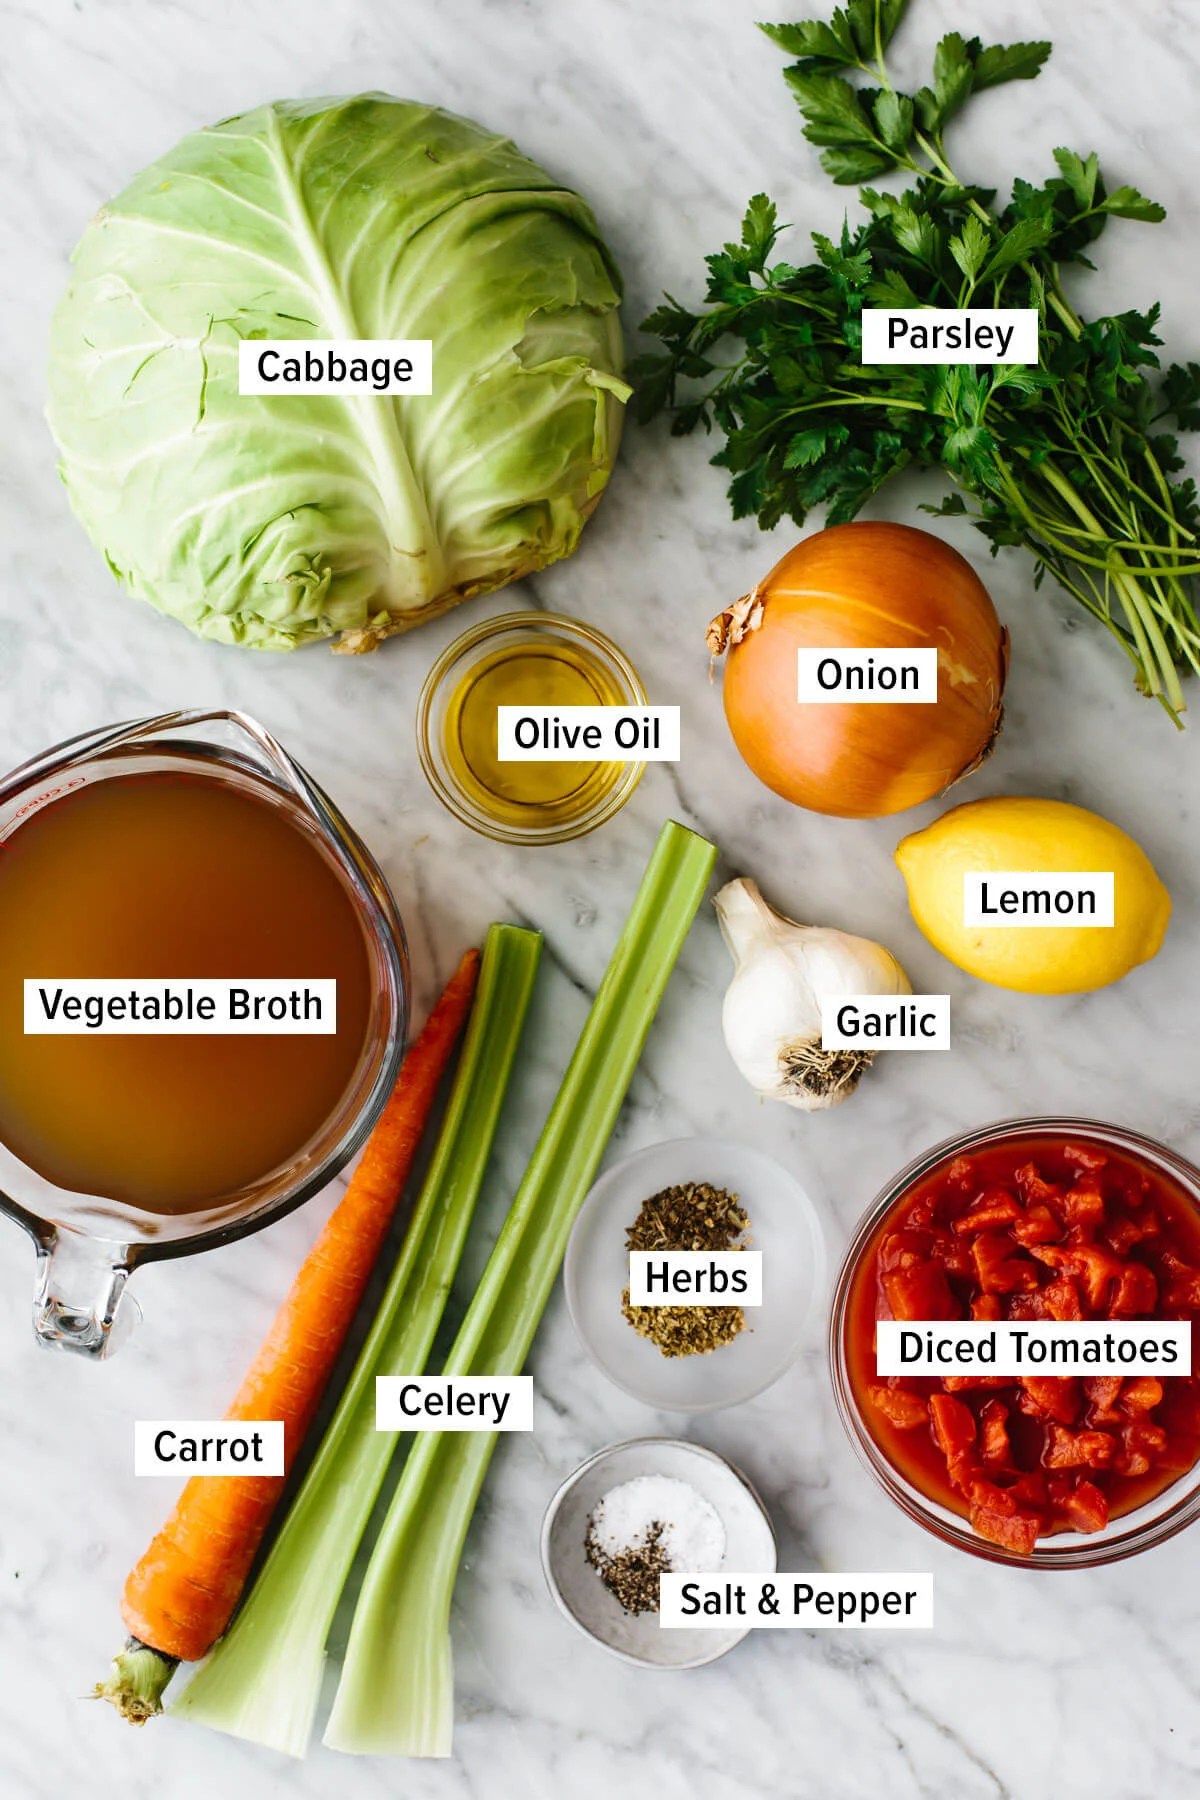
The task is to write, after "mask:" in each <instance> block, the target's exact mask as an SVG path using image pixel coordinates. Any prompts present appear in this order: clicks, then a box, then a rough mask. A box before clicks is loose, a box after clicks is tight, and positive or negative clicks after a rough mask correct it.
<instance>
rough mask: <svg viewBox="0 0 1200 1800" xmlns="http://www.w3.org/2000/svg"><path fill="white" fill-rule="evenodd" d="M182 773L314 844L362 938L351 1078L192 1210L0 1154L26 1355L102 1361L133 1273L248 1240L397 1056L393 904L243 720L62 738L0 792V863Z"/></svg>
mask: <svg viewBox="0 0 1200 1800" xmlns="http://www.w3.org/2000/svg"><path fill="white" fill-rule="evenodd" d="M160 771H166V772H183V771H186V772H189V773H192V774H203V775H204V776H205V777H206V778H208V779H213V780H217V781H221V782H225V783H228V784H230V785H232V786H233V787H235V788H237V789H239V790H241V791H242V792H243V793H250V794H253V795H254V796H255V797H256V798H257V799H259V800H262V801H265V802H266V803H267V804H269V805H271V806H272V807H276V808H279V809H280V810H281V811H282V812H283V813H284V814H285V815H286V816H287V817H288V819H289V820H290V822H291V823H292V824H293V825H295V826H296V827H297V828H298V829H300V830H301V831H303V832H305V833H306V834H307V835H308V836H309V838H310V839H311V840H312V841H313V842H314V843H315V844H316V847H317V848H318V849H319V850H320V852H321V854H322V855H323V857H324V858H325V860H326V862H327V863H328V864H329V865H330V866H331V868H332V869H333V871H334V873H335V874H336V875H337V876H338V878H339V879H340V881H341V882H342V884H343V886H344V888H345V891H346V893H347V896H348V898H349V899H350V901H351V904H352V905H353V907H354V910H355V912H356V914H357V917H358V920H359V923H360V925H361V927H362V931H363V938H364V942H365V944H366V948H367V958H368V966H369V970H370V986H371V993H370V1017H369V1022H368V1027H367V1031H366V1034H365V1037H364V1043H363V1048H362V1051H361V1054H360V1056H359V1059H358V1063H357V1066H356V1068H355V1070H354V1073H353V1076H352V1078H351V1080H350V1082H349V1084H348V1086H347V1088H346V1090H345V1092H344V1093H343V1095H342V1097H341V1099H340V1101H339V1103H338V1105H337V1107H336V1108H335V1109H334V1111H333V1113H332V1114H331V1115H330V1116H329V1117H328V1118H327V1119H325V1120H324V1121H323V1122H322V1123H321V1125H319V1126H318V1127H317V1129H316V1130H315V1131H314V1132H313V1133H312V1134H311V1136H310V1137H309V1139H308V1141H307V1142H306V1143H305V1144H303V1145H302V1146H301V1147H300V1148H299V1150H298V1151H297V1152H296V1153H295V1154H294V1155H293V1156H292V1157H290V1158H289V1159H288V1161H287V1162H286V1163H285V1164H282V1165H280V1166H279V1167H277V1168H274V1169H272V1170H269V1171H268V1172H267V1173H266V1174H265V1175H264V1176H262V1177H261V1178H259V1179H257V1180H256V1181H253V1182H251V1183H249V1184H247V1185H245V1186H243V1187H240V1188H238V1189H237V1190H236V1191H234V1192H231V1193H226V1194H221V1195H215V1196H213V1198H212V1199H211V1200H210V1201H208V1202H206V1204H205V1205H204V1206H203V1208H201V1209H198V1210H192V1211H188V1212H184V1213H169V1214H163V1213H151V1212H144V1211H141V1210H140V1209H138V1208H137V1207H134V1206H131V1205H128V1204H126V1203H125V1202H121V1203H120V1204H117V1203H115V1202H113V1201H111V1200H108V1199H106V1198H104V1197H103V1196H100V1195H93V1194H84V1193H77V1192H74V1191H70V1190H67V1189H64V1188H60V1187H58V1186H57V1185H56V1184H55V1183H54V1182H53V1181H50V1180H48V1179H47V1178H46V1177H45V1176H43V1175H41V1174H39V1173H38V1172H37V1171H36V1170H34V1169H32V1168H30V1167H29V1166H28V1164H26V1163H24V1162H23V1161H21V1159H20V1158H19V1157H18V1156H16V1155H15V1154H14V1153H13V1151H11V1150H10V1149H9V1148H8V1147H7V1146H6V1145H5V1144H3V1143H2V1142H0V1213H6V1214H7V1215H8V1216H9V1217H10V1218H11V1219H13V1220H15V1221H16V1223H17V1224H18V1225H21V1226H22V1227H23V1228H24V1229H25V1231H27V1232H28V1233H29V1235H30V1237H32V1239H33V1241H34V1245H35V1248H36V1251H37V1289H36V1293H35V1297H34V1309H33V1326H34V1332H35V1334H36V1336H37V1338H38V1340H39V1342H41V1343H43V1344H45V1345H47V1346H50V1347H53V1348H59V1349H64V1350H74V1351H76V1352H78V1353H81V1354H83V1355H87V1356H93V1357H103V1356H105V1355H107V1354H109V1353H110V1352H111V1351H112V1350H113V1349H114V1348H115V1347H116V1345H117V1344H118V1343H119V1342H120V1341H121V1339H122V1338H123V1336H124V1335H125V1333H126V1330H127V1329H128V1326H129V1325H130V1324H131V1323H132V1322H133V1319H134V1318H135V1317H136V1316H137V1304H136V1301H134V1300H133V1299H132V1298H131V1297H130V1296H128V1295H126V1294H125V1287H126V1283H127V1282H128V1280H129V1277H130V1275H131V1274H132V1273H133V1271H134V1269H135V1268H137V1267H138V1265H139V1264H140V1263H143V1262H151V1261H155V1260H159V1259H163V1258H166V1257H170V1256H184V1255H190V1254H191V1253H192V1252H194V1251H197V1250H207V1249H210V1248H212V1247H213V1246H214V1245H217V1244H225V1243H229V1242H231V1241H232V1240H233V1239H235V1238H238V1237H242V1236H245V1235H246V1234H247V1233H249V1232H252V1231H257V1230H259V1229H260V1228H261V1227H262V1226H264V1225H266V1224H269V1223H270V1221H271V1220H272V1219H276V1218H279V1217H280V1216H281V1215H282V1214H283V1213H285V1212H289V1211H291V1209H292V1208H293V1207H295V1206H299V1205H300V1204H301V1202H302V1201H304V1200H307V1199H309V1198H310V1197H311V1196H312V1195H313V1194H314V1193H316V1191H317V1190H318V1189H319V1188H321V1187H323V1186H324V1185H325V1184H326V1183H327V1182H328V1181H330V1180H331V1179H332V1177H333V1176H334V1175H335V1174H336V1173H337V1171H338V1169H339V1168H341V1167H342V1165H343V1164H344V1163H345V1162H346V1161H348V1159H349V1158H350V1157H351V1156H352V1155H353V1154H354V1152H355V1151H356V1150H357V1149H358V1148H359V1147H360V1145H361V1144H362V1142H363V1140H364V1139H365V1137H366V1135H367V1133H368V1132H369V1131H370V1129H371V1126H372V1125H373V1124H374V1122H375V1120H376V1118H377V1117H378V1115H379V1112H380V1110H381V1109H382V1107H383V1104H384V1102H385V1100H386V1099H387V1096H388V1094H389V1093H390V1092H391V1089H392V1086H393V1084H394V1082H395V1079H396V1075H397V1073H398V1070H399V1066H400V1060H401V1057H402V1055H403V1052H404V1041H405V1032H406V1027H407V1019H408V986H409V980H408V954H407V950H406V947H405V940H404V928H403V926H402V924H401V921H400V916H399V914H398V912H397V910H396V905H395V901H394V900H393V898H392V895H391V893H390V891H389V889H388V886H387V883H386V881H385V880H384V877H383V875H382V873H381V871H380V869H379V867H378V865H377V864H376V862H375V861H374V859H373V857H372V856H371V855H370V852H369V851H368V850H367V849H366V847H365V846H364V845H363V843H362V842H361V840H360V839H359V838H358V837H357V835H356V834H355V833H354V831H353V830H352V829H351V827H350V826H349V825H348V824H347V823H346V821H345V819H344V818H343V817H342V815H341V814H340V813H339V812H338V810H337V808H336V807H335V806H334V805H333V803H332V802H331V801H330V800H329V799H328V797H327V796H326V795H325V794H324V793H323V792H322V790H321V789H320V788H319V787H318V786H317V784H316V783H315V782H314V781H313V780H312V778H311V777H310V776H309V775H308V774H307V773H306V772H305V770H304V769H303V768H301V766H300V764H299V763H297V762H296V761H295V760H294V759H293V758H292V757H290V756H289V755H288V754H287V752H286V751H285V750H284V749H283V748H282V746H281V745H280V744H279V743H278V742H277V741H276V740H275V738H273V737H272V736H271V734H270V733H269V732H268V731H266V730H265V729H264V728H263V727H262V726H261V725H260V724H258V723H257V721H255V720H254V719H251V718H249V717H247V716H246V715H245V714H244V713H238V712H232V711H227V710H212V711H208V710H202V711H188V712H173V713H164V714H161V715H160V716H159V717H157V718H151V719H139V720H134V721H132V722H130V723H127V724H123V725H113V726H110V727H107V728H105V729H102V730H99V731H93V732H87V733H84V734H83V735H81V736H79V737H75V738H70V739H68V740H67V741H66V742H64V743H62V744H58V745H56V746H55V747H54V748H53V749H51V750H48V751H46V752H45V753H44V754H43V755H41V756H38V757H35V758H33V760H32V761H30V762H27V763H24V764H23V765H22V766H21V767H20V768H19V769H16V770H14V771H13V773H12V774H11V775H9V776H7V777H5V778H4V779H3V780H2V781H0V854H2V853H3V847H4V844H5V841H6V840H7V839H8V838H9V837H11V836H12V834H13V833H14V832H15V831H17V830H18V829H19V828H20V826H21V825H22V823H24V821H25V820H27V819H28V818H29V817H30V816H31V814H33V813H35V812H37V811H38V810H39V809H40V808H41V807H43V806H45V805H47V804H49V802H51V801H53V800H57V799H59V798H61V797H62V796H63V795H64V794H66V793H68V792H70V791H72V790H74V789H77V788H80V787H84V786H87V785H89V784H91V783H93V782H96V781H103V780H105V779H107V778H109V777H112V776H115V775H133V774H143V773H151V772H160Z"/></svg>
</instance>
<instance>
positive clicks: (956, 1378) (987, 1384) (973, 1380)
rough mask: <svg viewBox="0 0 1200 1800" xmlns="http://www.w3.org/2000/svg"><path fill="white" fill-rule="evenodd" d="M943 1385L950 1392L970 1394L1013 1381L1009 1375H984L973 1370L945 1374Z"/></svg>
mask: <svg viewBox="0 0 1200 1800" xmlns="http://www.w3.org/2000/svg"><path fill="white" fill-rule="evenodd" d="M942 1386H943V1387H944V1388H945V1390H946V1392H947V1393H948V1394H969V1393H971V1392H972V1391H973V1390H975V1391H977V1390H978V1389H980V1388H1006V1387H1011V1386H1012V1382H1011V1381H1010V1380H1009V1378H1008V1376H1007V1375H984V1374H981V1373H980V1372H979V1371H978V1370H974V1369H973V1370H972V1371H971V1373H970V1374H969V1375H943V1376H942Z"/></svg>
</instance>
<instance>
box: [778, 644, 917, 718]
mask: <svg viewBox="0 0 1200 1800" xmlns="http://www.w3.org/2000/svg"><path fill="white" fill-rule="evenodd" d="M796 663H797V698H798V699H799V700H800V702H801V703H802V705H804V706H844V705H845V704H846V702H847V701H853V702H854V704H855V705H857V706H862V705H873V704H879V705H886V704H888V703H891V704H893V705H894V704H895V703H896V701H898V700H899V701H904V702H905V703H906V704H907V705H909V706H935V705H936V704H937V697H938V653H937V651H936V649H922V650H835V649H830V650H809V649H802V650H797V652H796Z"/></svg>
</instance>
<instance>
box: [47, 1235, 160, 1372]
mask: <svg viewBox="0 0 1200 1800" xmlns="http://www.w3.org/2000/svg"><path fill="white" fill-rule="evenodd" d="M130 1273H131V1269H130V1264H129V1260H128V1251H127V1249H126V1248H125V1246H124V1245H120V1244H109V1243H100V1242H97V1241H96V1240H95V1239H93V1238H85V1237H81V1236H80V1235H79V1233H78V1232H74V1231H69V1230H67V1229H66V1228H65V1227H61V1226H60V1227H57V1228H56V1229H55V1230H54V1231H53V1232H52V1233H51V1234H50V1235H49V1236H48V1237H47V1238H46V1239H44V1240H43V1241H42V1242H41V1243H40V1244H39V1245H38V1284H37V1292H36V1294H35V1295H34V1300H33V1329H34V1334H35V1336H36V1337H37V1340H38V1342H39V1343H40V1344H45V1345H46V1347H47V1349H51V1350H74V1351H75V1352H76V1353H77V1354H78V1355H80V1356H94V1357H96V1358H97V1359H99V1358H100V1357H104V1356H109V1355H111V1353H112V1352H113V1351H114V1350H115V1349H117V1347H118V1346H119V1345H120V1344H121V1343H123V1342H124V1340H125V1338H126V1337H127V1336H128V1334H129V1331H130V1330H131V1329H132V1327H133V1326H134V1325H135V1324H136V1323H137V1320H138V1319H139V1318H140V1317H141V1313H140V1309H139V1307H138V1304H137V1301H136V1300H134V1299H133V1298H132V1297H131V1296H129V1295H126V1294H125V1283H126V1282H127V1281H128V1280H129V1276H130Z"/></svg>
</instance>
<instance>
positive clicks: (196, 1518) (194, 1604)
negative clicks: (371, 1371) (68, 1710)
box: [96, 950, 479, 1724]
mask: <svg viewBox="0 0 1200 1800" xmlns="http://www.w3.org/2000/svg"><path fill="white" fill-rule="evenodd" d="M478 973H479V952H478V951H477V950H469V951H468V952H467V954H466V955H465V956H464V957H463V959H462V961H461V962H460V964H459V966H458V968H457V970H456V971H455V974H454V975H453V977H452V978H451V980H450V983H449V985H448V986H447V988H446V991H445V992H444V993H443V995H442V997H441V999H440V1000H439V1001H438V1003H437V1005H436V1006H435V1007H434V1009H433V1011H432V1013H431V1014H430V1016H429V1019H428V1021H427V1023H426V1025H425V1028H424V1030H423V1031H422V1032H421V1035H420V1037H419V1038H418V1039H417V1041H416V1043H415V1044H414V1045H413V1046H412V1047H411V1049H410V1050H409V1051H408V1053H407V1055H406V1056H405V1059H404V1064H403V1067H402V1068H401V1070H400V1076H399V1079H398V1081H397V1082H396V1086H395V1088H394V1089H393V1090H392V1093H391V1096H390V1098H389V1099H388V1102H387V1105H386V1106H385V1107H384V1109H383V1112H382V1113H381V1115H380V1117H379V1120H378V1122H377V1124H376V1126H375V1129H374V1131H373V1132H372V1133H371V1136H370V1138H369V1139H368V1140H367V1145H366V1148H365V1149H364V1151H363V1154H362V1158H361V1160H360V1162H359V1164H358V1167H357V1168H356V1169H355V1171H354V1174H353V1175H352V1177H351V1179H350V1182H349V1185H348V1187H347V1189H346V1192H345V1194H344V1195H343V1197H342V1199H341V1201H340V1203H339V1204H338V1206H337V1207H336V1208H335V1210H334V1212H333V1214H332V1215H331V1217H330V1219H329V1221H328V1223H327V1224H326V1226H325V1229H324V1230H323V1231H322V1233H321V1235H320V1237H319V1238H318V1239H317V1242H316V1244H315V1245H314V1246H313V1249H312V1250H311V1252H310V1253H309V1255H308V1256H307V1258H306V1259H305V1261H304V1264H303V1266H302V1267H301V1269H300V1272H299V1274H298V1275H297V1276H296V1279H295V1281H294V1282H293V1283H292V1288H291V1292H290V1293H289V1294H288V1296H287V1298H286V1300H285V1301H284V1303H283V1305H282V1306H281V1307H280V1309H279V1311H278V1313H277V1314H276V1315H275V1320H274V1323H273V1324H272V1326H271V1329H270V1331H269V1332H268V1333H267V1336H266V1338H265V1339H264V1341H263V1343H262V1346H261V1348H260V1349H259V1352H258V1355H257V1356H256V1357H255V1359H254V1361H253V1363H252V1364H251V1365H250V1369H249V1371H248V1373H247V1375H246V1378H245V1380H244V1381H243V1382H242V1385H241V1388H240V1390H239V1392H238V1395H237V1398H236V1399H235V1400H234V1402H233V1405H232V1406H231V1407H230V1409H229V1411H228V1412H227V1413H226V1415H225V1416H226V1418H227V1419H282V1421H283V1428H284V1430H283V1440H284V1467H285V1471H286V1470H287V1469H290V1467H291V1465H292V1463H293V1461H294V1460H295V1457H296V1454H297V1452H298V1451H299V1449H300V1446H301V1444H302V1443H303V1441H304V1436H305V1433H306V1432H307V1431H308V1428H309V1426H310V1425H311V1424H312V1420H313V1415H314V1414H315V1412H316V1410H317V1406H318V1404H319V1402H320V1398H321V1394H322V1391H323V1389H324V1387H325V1383H326V1382H327V1380H328V1378H329V1375H330V1372H331V1370H332V1368H333V1364H334V1362H335V1361H336V1359H337V1355H338V1351H339V1350H340V1349H341V1346H342V1342H343V1340H344V1338H345V1336H346V1333H347V1331H348V1330H349V1327H350V1324H351V1321H352V1320H353V1318H354V1315H355V1312H356V1311H357V1309H358V1306H359V1303H360V1301H361V1299H362V1296H363V1291H364V1289H365V1287H366V1285H367V1280H368V1278H369V1276H370V1273H371V1270H372V1268H373V1266H374V1264H375V1260H376V1258H377V1256H378V1254H379V1251H380V1249H381V1248H382V1245H383V1240H384V1238H385V1236H386V1235H387V1229H388V1226H389V1224H390V1223H391V1220H392V1216H393V1214H394V1213H395V1210H396V1207H397V1205H398V1204H399V1201H400V1196H401V1194H402V1193H403V1191H404V1185H405V1182H406V1180H407V1178H408V1173H409V1170H410V1168H411V1166H412V1162H413V1158H414V1156H415V1154H416V1151H417V1146H418V1144H419V1143H420V1141H421V1134H422V1132H423V1130H424V1128H425V1125H426V1122H427V1121H428V1118H429V1114H430V1112H431V1111H432V1109H433V1103H434V1098H435V1096H436V1094H437V1089H438V1085H439V1083H440V1081H441V1078H442V1076H443V1074H444V1073H445V1070H446V1067H447V1065H448V1063H449V1061H450V1057H451V1055H452V1053H453V1051H454V1046H455V1044H456V1042H457V1041H458V1038H459V1035H460V1034H461V1032H462V1029H463V1026H464V1024H465V1023H466V1019H467V1015H468V1013H469V1012H470V1009H471V1001H472V999H473V997H474V993H475V983H476V980H477V978H478ZM285 1480H286V1473H285V1474H284V1475H250V1476H213V1475H196V1476H193V1478H192V1479H191V1480H190V1481H189V1482H188V1484H187V1486H186V1487H185V1488H184V1490H183V1493H182V1494H181V1495H180V1497H179V1500H178V1502H177V1504H176V1506H175V1510H174V1511H173V1512H172V1514H171V1516H170V1518H169V1519H168V1520H167V1522H166V1524H165V1525H164V1526H163V1528H162V1530H161V1531H160V1532H159V1533H158V1535H157V1537H155V1539H154V1541H153V1543H152V1544H151V1545H150V1548H149V1549H148V1550H147V1551H146V1554H145V1555H144V1556H143V1557H142V1559H141V1561H140V1562H139V1563H138V1564H137V1566H136V1567H135V1568H134V1569H133V1571H132V1572H131V1574H130V1576H129V1578H128V1580H127V1581H126V1583H125V1591H124V1595H123V1598H122V1602H121V1615H122V1617H123V1619H124V1621H125V1624H126V1626H127V1628H128V1630H129V1632H130V1637H131V1643H130V1645H129V1647H128V1649H127V1650H126V1652H125V1653H124V1655H123V1656H119V1657H118V1658H117V1659H116V1661H115V1664H114V1673H113V1677H112V1678H111V1679H110V1680H109V1681H108V1682H104V1683H101V1684H100V1686H98V1687H97V1689H96V1692H97V1694H98V1695H99V1696H101V1697H102V1698H104V1699H108V1700H112V1701H113V1703H114V1704H115V1705H117V1706H118V1707H119V1709H120V1710H121V1712H122V1713H123V1714H124V1716H125V1717H126V1718H130V1719H132V1720H133V1721H134V1722H135V1723H137V1724H141V1723H144V1721H145V1719H147V1718H148V1717H150V1716H151V1715H152V1714H153V1713H155V1712H159V1711H161V1704H160V1698H161V1693H162V1690H163V1689H164V1688H165V1687H166V1684H167V1682H168V1681H169V1680H170V1678H171V1675H172V1674H173V1672H174V1670H175V1667H176V1665H177V1664H178V1663H180V1662H197V1661H198V1660H199V1659H200V1658H201V1657H202V1656H206V1655H207V1654H208V1652H209V1650H211V1648H212V1646H213V1645H214V1644H215V1643H216V1641H217V1639H218V1638H219V1637H220V1636H221V1634H222V1632H223V1631H224V1630H225V1628H226V1626H227V1625H228V1624H229V1621H230V1619H231V1617H232V1616H233V1610H234V1608H235V1606H236V1605H237V1603H238V1600H239V1599H240V1597H241V1593H242V1589H243V1587H244V1586H245V1582H246V1577H247V1575H248V1574H249V1572H250V1565H251V1564H252V1562H253V1561H254V1558H255V1555H256V1554H257V1551H258V1548H259V1546H260V1544H261V1543H262V1539H263V1535H264V1533H265V1532H266V1529H267V1526H268V1525H269V1523H270V1520H271V1515H272V1513H273V1512H274V1510H275V1506H276V1503H277V1502H278V1500H279V1496H280V1494H281V1492H282V1490H283V1486H284V1482H285Z"/></svg>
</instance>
